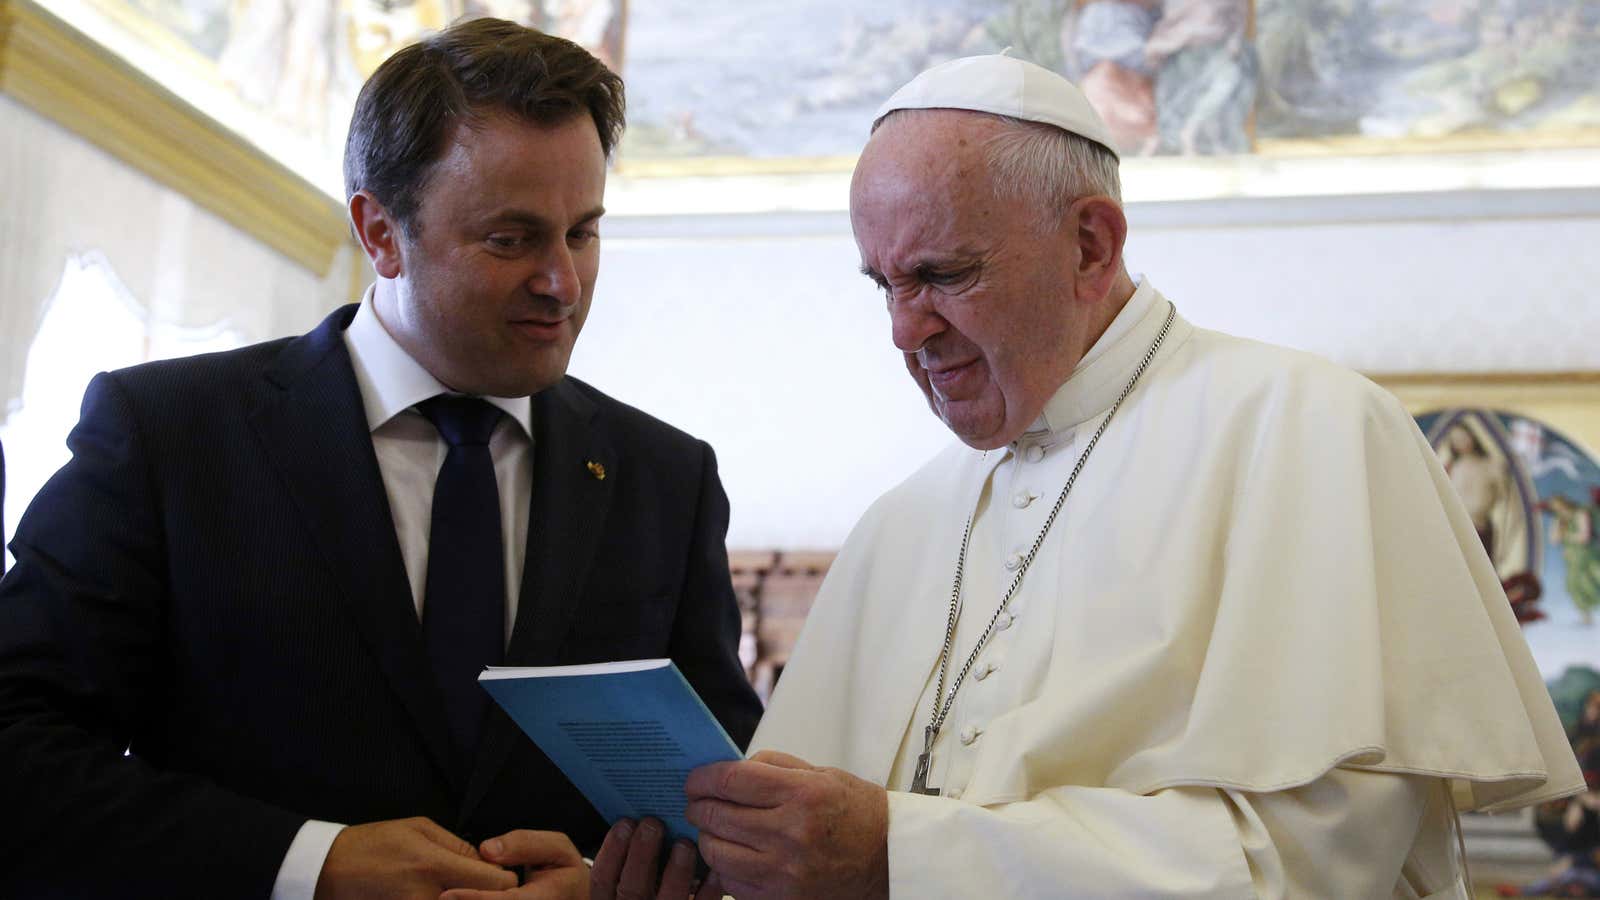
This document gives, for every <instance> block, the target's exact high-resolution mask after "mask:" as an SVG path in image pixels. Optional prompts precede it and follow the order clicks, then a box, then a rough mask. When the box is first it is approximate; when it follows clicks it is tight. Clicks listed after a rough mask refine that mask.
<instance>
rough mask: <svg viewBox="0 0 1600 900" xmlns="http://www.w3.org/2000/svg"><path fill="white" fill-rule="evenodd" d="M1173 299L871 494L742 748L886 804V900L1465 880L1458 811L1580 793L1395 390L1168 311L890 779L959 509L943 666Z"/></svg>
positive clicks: (1413, 891) (1429, 889)
mask: <svg viewBox="0 0 1600 900" xmlns="http://www.w3.org/2000/svg"><path fill="white" fill-rule="evenodd" d="M1169 309H1170V304H1169V303H1168V302H1167V301H1166V300H1165V299H1164V298H1162V297H1161V296H1160V295H1159V294H1158V293H1157V292H1156V291H1155V290H1154V289H1153V288H1151V287H1150V286H1149V284H1148V282H1146V283H1142V284H1141V285H1140V286H1139V288H1138V290H1137V292H1136V293H1135V295H1134V297H1133V299H1132V300H1130V301H1129V303H1128V304H1127V306H1126V307H1125V308H1124V309H1123V310H1122V312H1121V314H1120V315H1119V316H1118V317H1117V319H1116V321H1115V322H1113V324H1112V326H1111V327H1110V328H1109V329H1108V330H1107V332H1106V334H1105V335H1104V336H1102V337H1101V339H1100V340H1099V341H1098V342H1097V343H1096V344H1095V346H1094V348H1093V349H1092V350H1091V351H1090V353H1089V354H1087V355H1086V356H1085V358H1084V360H1083V361H1082V362H1081V363H1080V364H1079V365H1078V367H1077V369H1076V370H1075V371H1074V372H1073V374H1072V376H1071V377H1070V378H1069V379H1068V381H1067V382H1066V384H1065V385H1063V386H1062V387H1061V389H1060V390H1059V391H1058V392H1057V393H1056V395H1055V396H1054V397H1053V398H1052V399H1051V401H1050V402H1049V404H1048V405H1047V406H1046V408H1045V412H1044V415H1043V416H1042V417H1041V419H1040V421H1039V422H1037V423H1035V427H1034V428H1033V429H1032V430H1030V431H1029V432H1028V433H1027V434H1025V435H1024V436H1023V437H1022V438H1021V439H1020V440H1019V441H1017V443H1015V444H1013V445H1011V446H1009V447H1006V448H1002V449H1000V450H993V451H989V452H987V453H983V452H979V451H976V450H972V449H970V448H967V447H964V446H960V445H957V446H954V447H952V448H950V449H948V450H946V451H945V452H943V453H941V454H940V455H939V456H937V457H935V458H934V459H933V460H932V461H930V462H929V463H928V464H927V465H925V466H923V467H922V468H921V469H920V470H919V471H917V472H916V473H915V474H914V475H912V476H911V477H910V478H908V479H907V480H906V481H905V482H904V483H902V484H901V485H899V486H898V487H896V488H895V489H894V490H892V491H890V492H889V493H888V494H886V495H884V496H883V497H882V498H881V499H879V500H878V502H877V503H875V504H874V505H873V506H872V508H871V509H870V510H868V511H867V513H866V515H864V516H863V517H862V519H861V522H860V523H859V524H858V525H857V526H856V528H855V530H854V532H853V533H852V534H851V536H850V538H849V540H848V541H847V542H846V544H845V546H844V548H843V550H842V551H841V553H840V555H839V557H838V560H837V561H836V562H835V564H834V566H833V569H832V571H830V572H829V574H828V578H827V581H826V583H825V584H824V585H823V587H822V591H821V593H820V595H819V596H818V598H817V602H816V605H815V606H814V607H813V610H812V612H811V615H810V618H809V619H808V621H807V623H806V627H805V632H804V634H803V635H802V636H801V638H800V641H799V644H798V646H797V647H796V648H795V651H794V654H793V656H792V658H791V660H790V662H789V665H788V667H787V668H786V669H785V670H784V673H783V677H782V680H781V681H780V682H779V685H778V688H777V691H776V693H775V695H774V697H773V699H772V705H771V707H770V708H769V710H768V712H767V714H766V718H765V719H764V720H763V721H762V723H761V727H760V729H759V730H758V731H757V732H756V736H755V740H754V742H753V744H752V750H758V749H768V748H770V749H775V750H782V751H785V752H788V753H792V754H795V755H797V756H800V757H802V758H805V759H806V760H808V761H810V762H811V763H813V764H816V765H827V766H837V767H839V768H843V769H846V770H848V771H850V772H853V773H855V774H856V775H858V776H860V777H862V778H865V779H868V780H871V781H874V782H876V783H878V784H882V785H885V786H886V787H888V788H889V789H890V793H889V876H890V884H891V894H892V896H893V897H895V898H921V897H1065V896H1077V897H1141V898H1146V897H1169V896H1171V897H1176V896H1182V897H1242V896H1252V895H1261V896H1292V897H1318V898H1345V897H1351V898H1355V897H1361V898H1365V897H1374V898H1382V897H1429V896H1432V897H1463V898H1464V897H1467V896H1468V895H1467V894H1466V893H1464V890H1463V888H1462V886H1461V885H1462V881H1463V878H1462V862H1461V860H1460V858H1459V853H1458V850H1457V846H1458V844H1457V840H1458V834H1457V830H1456V829H1457V825H1456V822H1455V810H1456V809H1462V810H1466V809H1485V810H1503V809H1511V808H1514V807H1519V806H1525V805H1529V804H1533V803H1538V802H1542V801H1545V800H1549V799H1552V798H1556V797H1560V796H1565V795H1568V794H1572V793H1575V792H1577V791H1579V790H1581V789H1582V788H1583V778H1582V776H1581V775H1580V773H1579V771H1578V768H1577V764H1576V762H1575V761H1574V759H1573V755H1572V752H1571V750H1570V749H1569V745H1568V743H1567V740H1566V737H1565V735H1564V733H1563V731H1562V727H1561V724H1560V722H1559V721H1558V719H1557V718H1556V715H1555V711H1554V709H1553V707H1552V706H1551V702H1550V698H1549V695H1548V693H1547V692H1546V688H1545V685H1544V684H1543V682H1542V681H1541V679H1540V676H1539V672H1538V670H1537V669H1536V667H1535V666H1534V663H1533V660H1532V658H1531V657H1530V656H1529V654H1528V650H1527V647H1526V645H1525V644H1524V643H1523V640H1522V637H1521V634H1520V633H1519V631H1518V626H1517V623H1516V621H1515V619H1514V618H1513V617H1512V615H1511V610H1510V607H1509V606H1508V604H1507V602H1506V599H1505V595H1504V594H1503V593H1502V591H1501V588H1500V584H1499V581H1498V580H1497V578H1496V577H1495V574H1494V570H1493V569H1492V568H1491V566H1490V564H1489V561H1488V559H1487V557H1486V556H1485V555H1484V551H1483V548H1482V546H1481V544H1480V543H1479V539H1478V536H1477V533H1476V532H1475V531H1474V529H1473V527H1472V524H1471V522H1470V521H1469V520H1468V518H1467V516H1466V514H1465V512H1464V510H1463V509H1462V507H1461V505H1460V503H1459V501H1457V500H1456V499H1455V497H1454V495H1453V494H1452V492H1451V489H1450V484H1449V481H1448V480H1447V478H1446V477H1445V475H1444V472H1443V471H1442V469H1441V468H1440V466H1439V464H1438V461H1437V459H1436V458H1435V456H1434V453H1433V450H1432V449H1431V448H1430V447H1429V446H1428V445H1427V443H1426V441H1425V440H1424V439H1423V437H1422V435H1421V434H1420V433H1419V432H1418V430H1417V428H1416V425H1415V424H1414V423H1413V421H1412V419H1411V418H1410V416H1408V415H1407V414H1406V413H1405V411H1404V410H1403V409H1402V408H1401V407H1400V405H1399V404H1398V403H1397V402H1396V401H1395V400H1394V398H1393V397H1391V396H1390V395H1389V394H1387V393H1386V392H1384V391H1383V390H1381V389H1380V388H1378V387H1376V386H1375V385H1373V384H1372V383H1371V382H1369V381H1367V380H1365V379H1364V378H1362V377H1360V376H1359V375H1356V374H1354V373H1352V372H1348V371H1346V370H1343V369H1340V368H1338V367H1336V366H1333V365H1331V364H1329V363H1327V362H1324V361H1322V360H1319V359H1316V358H1314V357H1311V356H1308V355H1305V354H1301V353H1297V352H1293V351H1289V350H1284V349H1281V348H1276V347H1271V346H1267V345H1264V344H1258V343H1254V342H1251V341H1245V340H1241V339H1238V338H1233V337H1229V336H1226V335H1222V334H1217V333H1215V332H1209V331H1205V330H1201V329H1197V328H1194V327H1193V326H1191V325H1189V324H1188V323H1187V322H1185V321H1184V320H1183V319H1182V318H1181V317H1180V318H1175V319H1174V321H1173V323H1172V326H1171V331H1170V332H1169V333H1168V335H1167V337H1166V340H1165V342H1164V343H1163V344H1162V346H1161V350H1160V352H1159V354H1158V355H1157V356H1156V357H1155V360H1154V362H1153V363H1152V365H1151V366H1150V367H1149V369H1148V370H1147V371H1146V372H1145V374H1144V376H1143V378H1142V379H1141V380H1140V382H1139V384H1138V386H1137V387H1136V388H1135V389H1134V391H1133V393H1132V394H1131V395H1130V396H1129V398H1128V400H1127V402H1126V403H1125V404H1124V405H1123V407H1122V409H1121V410H1120V411H1119V412H1118V413H1117V415H1116V417H1115V419H1114V420H1113V422H1112V424H1111V425H1110V427H1109V428H1108V429H1107V430H1106V432H1105V434H1104V436H1103V437H1102V438H1101V440H1100V442H1099V445H1098V446H1097V447H1096V448H1095V450H1094V452H1093V454H1092V456H1091V457H1090V458H1089V460H1088V462H1087V464H1086V466H1085V467H1084V469H1083V473H1082V475H1081V476H1080V477H1079V478H1078V481H1077V484H1076V486H1075V487H1074V488H1073V490H1072V492H1071V494H1070V495H1069V497H1068V499H1067V501H1066V505H1065V506H1064V507H1063V508H1062V510H1061V513H1060V515H1059V517H1058V519H1057V520H1056V522H1055V524H1054V526H1053V527H1052V529H1051V531H1050V533H1049V536H1048V538H1047V539H1046V541H1045V543H1044V545H1043V547H1042V548H1041V550H1040V551H1039V554H1038V556H1037V557H1036V559H1035V561H1034V562H1033V564H1032V567H1031V568H1030V569H1029V570H1028V571H1027V574H1026V577H1025V578H1024V580H1023V583H1022V587H1021V589H1020V590H1019V592H1018V593H1017V595H1016V596H1015V597H1014V599H1013V600H1012V602H1011V606H1010V613H1009V615H1004V616H1002V617H1001V618H1000V620H999V623H998V624H997V629H996V631H995V633H994V635H993V637H992V638H991V639H990V641H989V642H988V644H987V646H986V647H985V649H984V651H983V653H982V655H981V656H980V657H979V658H978V660H977V663H976V664H975V665H974V666H973V669H972V673H971V674H970V675H969V676H968V678H967V680H966V682H965V684H964V685H963V686H962V688H961V690H960V692H959V694H958V695H957V697H958V699H957V700H956V703H955V705H954V707H953V708H952V710H951V712H950V715H949V719H948V720H947V722H946V724H945V726H944V728H943V729H942V731H941V733H940V735H939V738H938V741H937V743H936V744H935V746H934V752H933V767H932V772H931V777H930V778H929V779H928V783H929V784H930V785H932V786H934V787H938V788H941V789H942V790H943V791H944V795H943V796H939V797H929V796H922V795H917V794H910V793H906V789H907V788H908V786H909V784H910V781H911V776H912V770H913V768H914V764H915V760H916V757H917V755H918V754H919V753H920V752H921V751H922V748H923V728H924V726H925V725H926V724H927V723H928V719H929V715H930V712H931V708H932V706H933V700H934V696H933V695H934V690H935V687H934V682H935V681H936V679H937V677H938V671H937V668H938V655H939V649H940V646H941V644H942V642H943V639H944V631H945V622H946V617H947V615H948V603H949V598H950V593H951V584H952V578H953V576H954V569H955V562H956V556H957V553H958V551H959V548H960V544H961V538H962V533H963V530H964V527H965V525H966V521H967V517H968V516H969V515H971V516H975V517H976V518H975V522H974V526H973V535H972V544H971V549H970V550H969V552H968V561H967V571H966V576H965V589H964V591H963V601H962V605H963V609H962V613H961V617H960V620H959V626H958V629H957V635H956V639H955V651H954V654H953V658H952V661H951V665H950V674H951V677H952V678H953V677H954V675H955V673H956V672H957V671H959V669H960V666H961V664H962V663H963V662H964V661H965V660H966V658H967V655H968V653H969V652H970V651H971V649H972V647H973V646H974V645H975V643H976V641H977V638H978V635H979V634H980V633H981V632H982V630H983V628H984V626H985V625H986V624H987V623H988V621H989V619H990V617H991V616H992V615H993V613H994V610H995V608H996V606H997V605H998V603H999V600H1000V598H1001V596H1002V595H1003V594H1004V592H1005V589H1006V587H1007V585H1008V584H1009V583H1010V580H1011V578H1012V576H1013V574H1014V571H1015V568H1016V566H1017V565H1018V564H1019V563H1020V561H1021V556H1022V554H1024V553H1025V552H1026V551H1027V549H1028V547H1029V545H1031V544H1032V542H1033V540H1034V538H1035V536H1036V535H1037V534H1038V530H1039V528H1040V526H1041V525H1042V524H1043V523H1044V520H1045V517H1046V516H1047V515H1048V513H1049V510H1050V507H1051V506H1052V505H1053V504H1054V502H1055V500H1056V497H1057V495H1058V494H1059V492H1060V490H1061V487H1062V485H1063V483H1064V482H1065V481H1066V478H1067V475H1068V473H1069V472H1070V471H1071V469H1072V467H1073V465H1074V464H1075V463H1076V462H1077V459H1078V456H1079V454H1080V453H1081V452H1082V449H1083V445H1084V443H1085V442H1087V441H1088V440H1089V437H1090V436H1091V435H1092V434H1093V433H1094V430H1095V428H1096V427H1098V426H1099V424H1100V422H1101V420H1102V418H1103V417H1104V415H1105V414H1106V412H1107V411H1108V410H1109V409H1110V407H1111V405H1112V403H1113V402H1114V401H1115V399H1116V397H1117V395H1118V394H1119V393H1120V392H1121V390H1122V388H1123V386H1124V385H1125V384H1126V383H1127V381H1128V379H1129V377H1130V376H1131V375H1132V374H1133V371H1134V369H1135V368H1136V367H1137V366H1138V364H1139V361H1140V360H1141V359H1142V358H1143V356H1144V355H1145V353H1146V351H1147V350H1148V348H1149V347H1150V345H1151V343H1152V341H1153V340H1154V339H1155V337H1156V334H1157V333H1158V332H1159V331H1160V329H1161V326H1162V323H1163V322H1164V320H1165V319H1166V316H1167V312H1168V310H1169Z"/></svg>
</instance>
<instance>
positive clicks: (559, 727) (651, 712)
mask: <svg viewBox="0 0 1600 900" xmlns="http://www.w3.org/2000/svg"><path fill="white" fill-rule="evenodd" d="M478 683H479V684H481V685H483V689H484V690H486V691H488V692H489V696H491V697H493V698H494V700H495V702H496V703H498V704H500V706H501V708H503V709H504V710H505V711H506V712H507V713H508V714H509V715H510V716H511V718H512V720H514V721H515V722H516V723H517V725H518V726H520V727H521V728H522V730H523V731H524V732H525V733H526V734H527V735H528V737H530V738H533V742H534V743H535V744H538V745H539V749H540V750H543V751H544V754H545V755H546V756H548V757H550V761H551V762H554V763H555V764H556V766H557V767H558V768H560V769H561V771H562V773H563V774H565V775H566V776H567V779H568V780H569V781H571V782H572V783H573V784H574V785H577V787H578V790H580V791H582V792H583V795H584V796H585V797H588V798H589V802H590V803H592V804H594V808H595V809H596V810H598V811H599V813H600V815H601V817H602V818H604V819H605V820H606V821H607V822H608V823H613V824H614V823H615V822H616V821H617V820H618V819H621V818H624V817H626V818H630V819H633V820H634V821H636V822H637V821H638V820H640V819H642V818H643V817H645V816H654V817H656V818H657V819H660V820H661V822H662V823H663V824H664V825H666V827H667V831H668V832H669V834H670V835H671V837H672V838H673V839H677V838H684V839H686V840H689V841H693V840H695V839H696V838H697V837H698V835H699V832H698V831H697V830H696V829H695V828H694V827H693V826H691V825H690V824H689V822H688V821H687V820H686V819H684V817H683V812H684V807H685V806H686V805H687V804H688V799H687V798H686V797H685V796H684V793H683V783H684V781H685V780H686V779H687V778H688V777H689V772H690V771H692V770H693V769H696V768H698V767H700V766H703V765H706V764H707V763H714V762H721V761H724V760H731V759H743V758H744V754H742V753H740V752H739V748H738V747H737V746H736V745H735V744H734V743H733V740H732V739H731V738H729V737H728V733H727V732H726V731H723V730H722V725H721V724H720V723H718V722H717V719H716V717H715V716H713V715H712V714H711V710H709V709H707V708H706V705H705V703H704V702H703V701H702V700H701V699H700V695H699V694H696V693H695V692H694V688H692V687H690V686H689V682H688V681H686V680H684V677H683V673H681V672H679V671H678V667H677V666H676V665H673V663H672V660H670V659H636V660H630V661H627V662H614V663H595V664H592V665H583V666H545V667H497V666H496V667H490V668H489V669H486V670H485V671H484V673H483V674H482V675H479V676H478Z"/></svg>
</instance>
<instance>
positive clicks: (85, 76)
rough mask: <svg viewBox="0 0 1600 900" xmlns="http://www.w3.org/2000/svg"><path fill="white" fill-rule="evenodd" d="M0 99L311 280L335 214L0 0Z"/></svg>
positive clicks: (189, 110)
mask: <svg viewBox="0 0 1600 900" xmlns="http://www.w3.org/2000/svg"><path fill="white" fill-rule="evenodd" d="M0 91H4V92H5V93H6V94H9V95H11V96H12V97H15V98H16V99H17V100H18V101H20V102H22V103H23V104H24V105H26V106H28V107H30V108H31V109H33V110H35V111H37V112H38V113H40V114H41V115H44V116H46V117H48V118H50V119H52V120H54V121H56V122H58V123H60V124H61V125H62V126H63V127H65V128H67V129H69V130H71V131H73V132H74V133H76V134H78V135H80V136H82V137H83V138H84V139H86V140H88V141H90V142H91V143H93V144H95V145H96V146H98V147H100V148H102V149H104V150H105V151H107V152H109V153H111V154H112V155H114V156H116V157H117V158H119V159H121V160H123V161H124V162H126V163H128V164H129V165H131V166H133V167H134V168H136V169H138V170H139V171H141V172H144V173H145V174H147V175H149V176H150V177H152V178H154V179H156V180H157V181H159V182H161V183H162V184H165V185H167V186H169V187H171V188H172V189H173V190H176V191H178V192H179V193H182V194H183V195H185V196H187V197H189V198H190V199H191V200H193V201H194V202H195V203H196V204H198V205H200V206H201V207H204V208H205V209H207V210H210V211H211V212H213V213H215V214H217V215H218V216H221V217H222V218H223V219H224V220H225V221H227V222H229V223H230V224H232V225H234V226H236V227H238V228H239V229H241V230H242V231H244V232H245V233H247V234H249V235H251V236H253V237H255V238H257V239H258V240H260V241H262V242H263V243H265V244H266V245H267V246H269V247H271V248H273V249H274V250H276V251H278V252H279V253H282V254H283V255H285V256H286V257H288V258H289V259H291V260H293V261H294V262H296V263H298V264H299V265H301V266H304V267H305V268H306V269H308V270H310V271H311V272H313V273H315V274H316V275H318V276H323V275H326V274H327V273H328V271H329V269H330V267H331V266H332V263H333V259H334V256H335V254H336V253H337V252H338V250H339V249H340V248H341V247H343V246H346V245H348V244H351V243H352V239H351V237H350V234H349V229H348V227H347V225H346V220H345V212H344V209H343V207H342V206H341V205H340V204H339V203H338V202H337V201H336V200H334V199H333V198H331V197H329V196H328V195H327V194H325V193H323V192H321V191H319V190H318V189H317V188H316V187H314V186H313V185H312V184H311V183H310V182H308V181H306V180H305V179H304V178H302V177H300V176H299V175H297V174H295V173H294V172H293V171H291V170H290V169H288V168H286V167H285V166H283V165H282V164H281V163H279V162H277V161H276V160H274V159H272V158H271V157H269V156H267V155H266V154H265V153H263V152H261V151H260V150H258V149H256V148H255V147H254V146H252V145H250V144H249V143H248V142H246V141H245V140H243V139H242V138H240V137H238V136H237V135H234V134H233V133H231V132H229V131H227V130H226V129H224V128H223V127H222V126H220V125H219V124H217V123H216V122H215V121H214V120H212V119H210V118H209V117H207V116H205V115H204V114H202V113H200V112H199V111H197V110H196V109H195V108H194V107H192V106H191V105H189V104H188V103H186V102H184V101H183V100H181V99H179V98H178V97H177V96H175V95H173V94H172V93H171V92H169V91H167V90H166V89H164V88H162V87H161V86H160V85H158V84H156V83H155V82H154V81H152V80H151V79H149V78H147V77H146V76H144V75H142V74H141V73H140V72H138V71H137V70H136V69H134V68H133V67H132V66H130V65H128V64H127V63H125V62H123V61H122V60H121V59H119V58H117V57H116V56H114V55H113V54H111V53H110V52H109V51H107V50H106V49H104V48H102V47H100V46H99V45H98V44H95V43H94V42H93V41H91V40H89V39H88V38H86V37H85V36H84V35H83V34H81V33H80V32H78V31H77V30H76V29H74V28H72V26H70V25H69V24H67V23H66V22H64V21H62V20H61V19H59V18H57V17H56V16H55V15H53V14H51V13H50V12H48V11H47V10H45V9H43V8H41V7H40V6H38V5H37V4H35V3H33V2H31V0H0Z"/></svg>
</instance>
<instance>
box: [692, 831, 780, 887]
mask: <svg viewBox="0 0 1600 900" xmlns="http://www.w3.org/2000/svg"><path fill="white" fill-rule="evenodd" d="M700 856H701V857H703V858H704V859H705V861H706V865H708V866H710V867H711V869H712V871H714V872H716V873H717V874H718V875H719V876H721V878H722V883H723V884H724V885H725V886H727V887H729V888H731V887H732V882H735V881H752V882H753V881H758V880H760V879H761V877H762V875H764V874H768V870H769V869H770V868H771V864H770V863H769V862H768V857H767V856H766V855H765V854H763V853H761V852H759V851H757V850H752V849H750V848H749V847H746V846H744V845H743V844H736V843H734V842H733V841H727V840H723V839H722V838H719V837H717V836H716V835H714V834H707V833H706V832H704V831H702V832H700Z"/></svg>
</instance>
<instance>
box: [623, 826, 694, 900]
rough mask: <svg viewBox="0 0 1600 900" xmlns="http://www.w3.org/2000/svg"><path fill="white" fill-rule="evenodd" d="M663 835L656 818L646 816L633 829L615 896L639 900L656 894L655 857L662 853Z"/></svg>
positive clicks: (663, 829)
mask: <svg viewBox="0 0 1600 900" xmlns="http://www.w3.org/2000/svg"><path fill="white" fill-rule="evenodd" d="M666 835H667V830H666V829H665V828H663V827H662V825H661V823H660V822H659V821H657V820H655V819H645V820H644V821H643V822H640V823H639V827H637V828H635V829H634V830H633V840H631V841H629V842H628V859H627V861H626V862H624V863H623V864H622V877H621V878H620V879H618V880H617V896H618V897H623V898H629V900H633V898H641V900H642V898H645V897H653V896H655V893H656V872H657V867H656V859H657V858H659V857H660V856H661V839H662V838H664V837H666ZM684 894H685V895H687V894H688V891H684Z"/></svg>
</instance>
